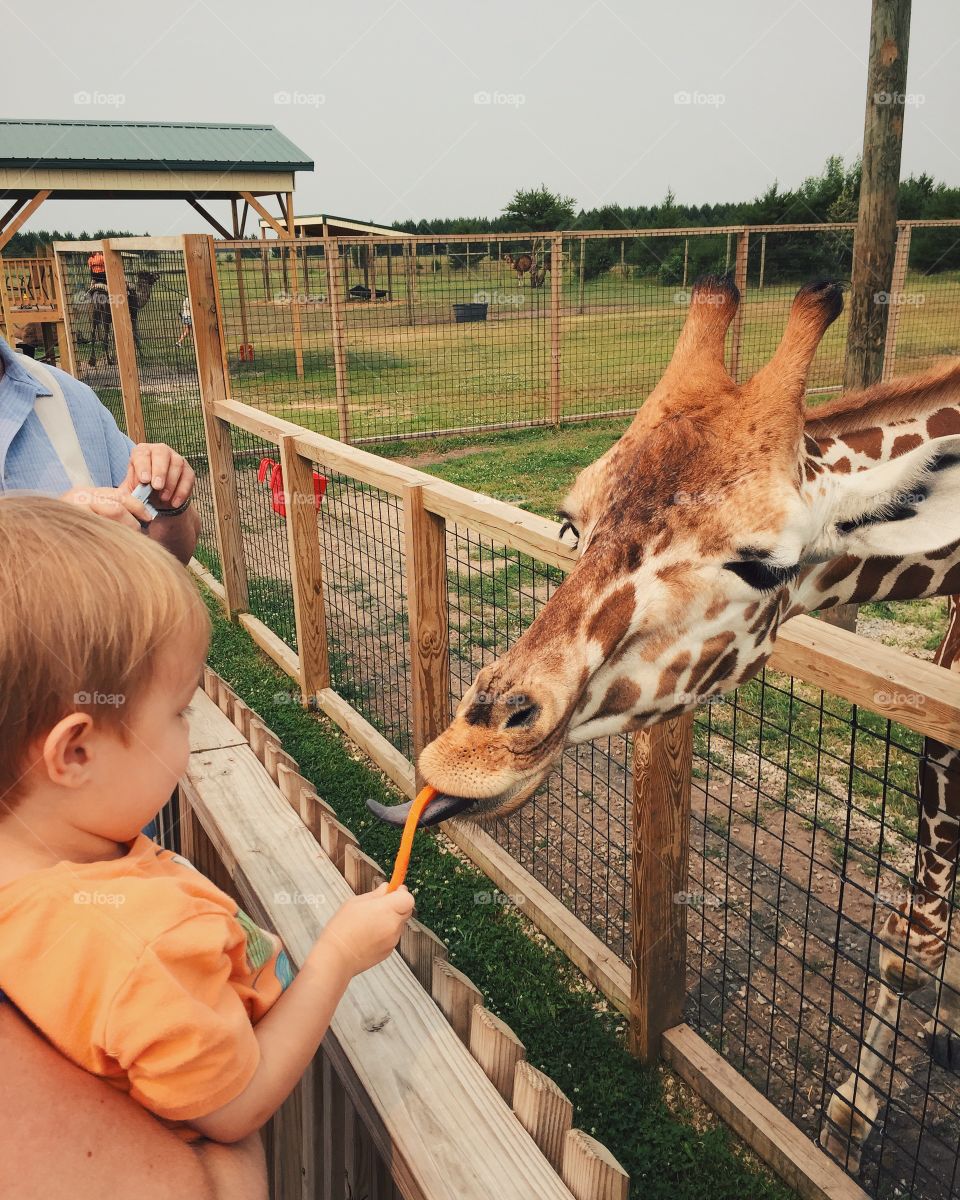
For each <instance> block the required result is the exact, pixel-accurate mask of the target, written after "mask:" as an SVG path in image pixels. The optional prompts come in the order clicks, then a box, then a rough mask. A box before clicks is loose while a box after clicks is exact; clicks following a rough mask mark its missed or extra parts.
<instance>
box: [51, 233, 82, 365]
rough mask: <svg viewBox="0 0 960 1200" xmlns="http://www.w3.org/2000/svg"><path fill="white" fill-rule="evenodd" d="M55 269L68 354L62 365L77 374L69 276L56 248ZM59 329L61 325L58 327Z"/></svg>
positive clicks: (62, 359)
mask: <svg viewBox="0 0 960 1200" xmlns="http://www.w3.org/2000/svg"><path fill="white" fill-rule="evenodd" d="M53 261H54V271H55V273H56V277H57V292H58V295H59V306H60V312H61V313H62V314H63V331H64V335H65V336H64V339H63V342H64V347H63V348H65V349H66V355H65V356H62V357H61V361H60V366H61V367H63V368H64V370H66V371H69V372H70V374H71V375H76V374H77V359H76V355H75V353H74V345H75V333H74V329H73V319H72V317H71V314H70V305H69V303H68V301H67V297H68V294H69V293H68V290H67V277H66V273H65V272H64V269H63V255H62V254H61V253H60V251H59V250H57V249H56V247H55V248H54V251H53ZM57 328H58V329H59V326H58V327H57Z"/></svg>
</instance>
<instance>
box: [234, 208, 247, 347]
mask: <svg viewBox="0 0 960 1200" xmlns="http://www.w3.org/2000/svg"><path fill="white" fill-rule="evenodd" d="M249 207H250V206H249V204H246V203H244V206H243V211H244V214H246V212H247V211H248V209H249ZM230 220H231V222H232V224H233V236H234V237H235V238H236V239H237V241H239V240H240V238H241V236H242V234H241V232H240V221H239V218H238V217H237V201H236V198H235V197H234V198H232V199H231V200H230ZM233 269H234V273H235V274H236V277H237V307H238V308H239V309H240V343H241V345H242V346H244V347H245V346H246V345H247V344H248V343H249V341H250V335H249V333H248V332H247V297H246V294H245V289H244V285H243V255H242V254H241V251H240V247H239V246H234V248H233ZM244 353H245V350H241V355H242V354H244Z"/></svg>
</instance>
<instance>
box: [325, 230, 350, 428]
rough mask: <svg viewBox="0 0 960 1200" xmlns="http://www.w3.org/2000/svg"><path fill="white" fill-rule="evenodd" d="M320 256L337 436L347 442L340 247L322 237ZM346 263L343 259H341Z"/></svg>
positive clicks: (348, 405) (345, 358) (346, 398)
mask: <svg viewBox="0 0 960 1200" xmlns="http://www.w3.org/2000/svg"><path fill="white" fill-rule="evenodd" d="M323 257H324V261H325V262H326V265H327V295H328V296H329V298H330V336H331V338H332V340H333V373H334V378H335V380H336V389H337V436H338V437H339V438H340V441H341V442H349V441H350V401H349V397H348V384H347V336H346V328H345V325H344V320H343V306H344V303H345V295H346V287H345V284H344V282H343V272H342V270H341V269H340V268H341V263H340V246H339V243H338V242H337V239H336V238H326V239H324V243H323ZM343 266H344V267H345V266H346V259H344V260H343Z"/></svg>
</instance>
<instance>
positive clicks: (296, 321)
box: [280, 235, 303, 379]
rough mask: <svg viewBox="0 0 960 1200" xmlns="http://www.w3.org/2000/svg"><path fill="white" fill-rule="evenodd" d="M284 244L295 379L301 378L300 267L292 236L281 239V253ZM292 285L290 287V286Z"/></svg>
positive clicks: (295, 241)
mask: <svg viewBox="0 0 960 1200" xmlns="http://www.w3.org/2000/svg"><path fill="white" fill-rule="evenodd" d="M284 242H285V243H286V247H287V251H288V252H289V256H290V265H291V270H290V272H289V274H288V275H287V280H288V286H287V295H288V296H289V297H290V323H291V325H292V326H293V357H294V362H295V363H296V368H297V378H298V379H302V378H303V327H302V323H301V320H300V299H301V291H300V288H301V284H300V266H299V253H298V250H297V239H296V238H295V237H293V236H292V235H291V236H289V237H286V238H284V239H283V241H282V242H281V243H280V245H281V253H283V250H282V247H283V245H284ZM291 284H292V286H291Z"/></svg>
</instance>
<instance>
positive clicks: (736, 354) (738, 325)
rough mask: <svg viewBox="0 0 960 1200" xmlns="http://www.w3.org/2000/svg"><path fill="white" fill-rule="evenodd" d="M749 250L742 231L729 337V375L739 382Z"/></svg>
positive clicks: (744, 231)
mask: <svg viewBox="0 0 960 1200" xmlns="http://www.w3.org/2000/svg"><path fill="white" fill-rule="evenodd" d="M728 240H729V239H728ZM749 250H750V235H749V234H748V233H747V231H746V229H743V230H741V231H740V233H738V234H737V256H736V259H735V260H734V267H733V282H734V283H735V284H736V286H737V289H738V291H739V292H740V303H739V304H738V305H737V311H736V313H735V314H734V317H733V323H732V327H731V336H730V374H731V375H732V376H733V378H734V379H735V380H737V381H739V380H740V375H741V366H742V364H741V361H740V359H741V349H742V345H743V323H744V321H745V319H746V315H747V256H748V254H749Z"/></svg>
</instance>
